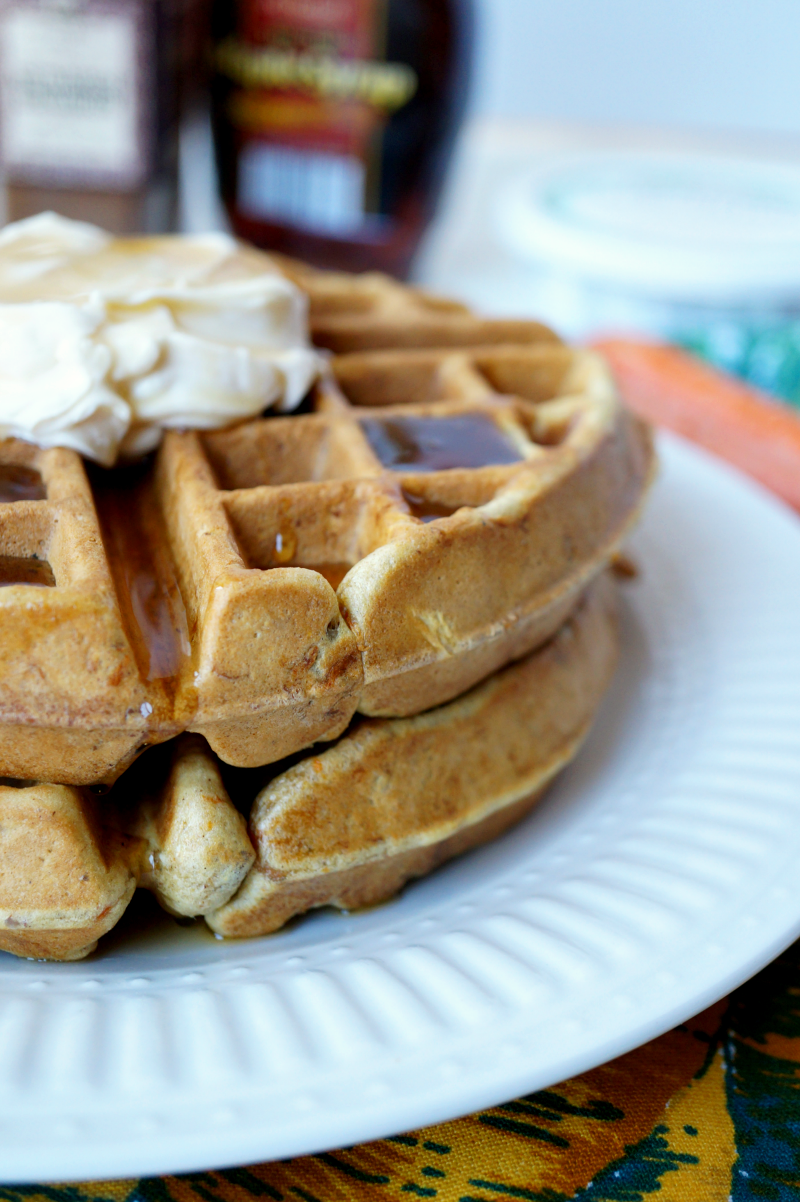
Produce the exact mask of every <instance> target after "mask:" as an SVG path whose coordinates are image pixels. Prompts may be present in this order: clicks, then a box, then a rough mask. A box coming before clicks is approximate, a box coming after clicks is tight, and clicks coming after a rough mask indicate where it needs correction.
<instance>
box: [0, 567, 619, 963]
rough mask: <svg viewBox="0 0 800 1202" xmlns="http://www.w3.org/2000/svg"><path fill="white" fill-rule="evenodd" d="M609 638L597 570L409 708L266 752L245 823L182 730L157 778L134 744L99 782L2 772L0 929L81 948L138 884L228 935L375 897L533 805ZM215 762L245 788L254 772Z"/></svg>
mask: <svg viewBox="0 0 800 1202" xmlns="http://www.w3.org/2000/svg"><path fill="white" fill-rule="evenodd" d="M615 656H616V624H615V617H614V591H613V585H612V584H611V581H610V579H609V578H608V576H607V575H604V576H602V577H601V578H600V579H599V580H597V581H596V582H595V583H594V584H593V585H592V586H591V588H590V589H589V591H588V593H587V594H586V596H585V598H584V599H583V600H582V602H581V603H580V604H579V605H578V607H577V608H576V609H575V611H574V613H573V615H572V617H571V618H570V619H569V620H568V621H567V622H566V623H565V624H564V625H563V626H562V628H561V629H560V630H559V632H558V633H557V634H556V635H555V636H554V637H553V638H552V639H551V640H550V641H549V642H548V643H547V644H546V645H545V646H544V647H542V648H541V649H539V650H538V651H536V652H534V653H533V654H532V655H529V656H528V657H527V658H525V659H523V660H521V661H520V662H518V663H515V664H513V665H511V666H510V667H507V668H505V669H504V670H503V671H501V672H499V673H497V674H495V675H494V676H492V677H491V678H490V679H489V680H488V681H485V682H484V683H483V684H481V685H478V686H477V687H476V688H475V689H473V690H472V691H471V692H470V693H468V694H467V695H466V696H463V697H460V698H459V699H457V700H456V701H452V702H450V703H448V704H447V705H444V706H441V707H439V708H437V709H434V710H432V711H431V712H429V713H426V714H423V715H421V716H416V717H410V718H396V719H383V718H366V717H364V718H357V719H356V720H355V721H354V723H353V724H352V725H351V727H350V728H349V729H348V731H347V733H346V734H344V736H343V737H342V738H341V739H340V740H339V741H338V742H337V743H335V744H334V745H333V746H332V747H330V748H328V749H327V750H325V751H322V752H321V753H319V754H315V753H311V754H309V755H307V756H306V757H305V758H303V759H301V760H300V762H298V763H294V764H291V765H289V766H286V765H282V766H278V768H277V770H275V771H273V773H272V774H271V778H270V779H267V781H266V783H264V784H263V788H261V790H260V792H258V795H257V797H256V799H255V802H254V804H253V806H252V812H251V814H250V819H249V823H248V825H247V826H246V825H245V820H244V818H243V817H242V815H241V814H240V812H239V809H238V808H237V807H236V806H234V805H233V803H232V801H231V799H230V795H229V791H228V788H226V784H225V783H224V778H223V775H221V773H220V768H219V765H218V762H217V760H216V758H215V757H214V755H213V754H212V753H211V752H210V751H209V749H208V747H207V745H206V744H205V742H204V741H203V740H202V739H200V738H198V737H196V736H195V737H192V736H185V735H184V736H182V737H181V738H180V739H178V740H176V741H175V743H174V744H173V745H172V748H171V749H170V748H164V749H163V753H164V754H165V755H168V756H169V757H170V758H171V762H170V763H169V765H168V766H167V768H166V770H165V771H164V773H163V783H162V784H160V785H156V786H155V787H154V781H155V780H156V779H157V777H158V771H157V770H156V768H153V766H152V764H151V762H149V761H148V760H147V759H143V760H142V761H141V762H140V763H139V764H137V765H136V766H135V767H134V768H133V769H132V770H131V771H130V773H128V774H126V775H125V776H124V777H123V778H122V780H121V781H120V782H119V783H118V784H117V785H116V786H115V788H114V789H113V790H112V791H111V793H110V794H108V796H106V797H97V796H94V795H92V794H91V793H90V792H89V791H88V790H85V789H78V788H70V787H66V786H63V785H52V784H48V785H32V786H29V787H24V788H14V787H12V786H10V785H5V786H2V787H0V848H1V851H0V864H2V865H3V869H2V873H0V947H2V948H3V949H5V950H7V951H11V952H14V953H15V954H17V955H24V956H32V957H38V958H47V959H55V960H70V959H78V958H80V957H82V956H85V955H87V954H88V953H89V952H91V951H92V950H93V949H94V947H95V946H96V941H97V939H98V938H99V937H100V936H101V935H103V934H104V933H105V932H106V931H108V930H109V929H110V928H111V927H112V926H113V925H114V923H115V922H116V921H117V920H118V919H119V918H120V916H121V915H122V913H123V912H124V910H125V907H126V906H127V904H128V902H129V901H130V898H131V896H132V895H133V892H134V890H135V888H136V886H137V885H139V886H141V887H143V888H147V889H150V890H152V891H153V892H154V893H155V894H156V896H157V897H158V899H159V901H160V902H161V903H162V905H164V907H165V908H166V909H168V910H169V911H170V912H171V913H173V914H177V915H186V916H197V915H204V916H205V918H206V921H207V922H208V924H209V926H210V927H211V928H212V930H214V931H215V932H216V933H218V934H222V935H230V936H234V935H260V934H265V933H267V932H269V931H273V930H276V929H277V928H278V927H280V926H281V925H282V924H283V923H284V922H286V921H287V919H289V918H290V917H292V916H293V915H295V914H298V913H301V912H303V911H306V910H308V909H310V908H312V907H316V906H321V905H334V906H338V907H341V908H344V909H357V908H359V907H362V906H366V905H371V904H374V903H376V902H378V901H382V900H385V899H386V898H388V897H390V896H391V895H393V894H394V893H395V892H396V891H397V890H398V889H399V888H400V887H401V886H402V885H403V884H404V883H405V882H406V881H407V880H409V879H410V878H411V877H415V876H419V875H421V874H422V873H425V872H428V871H429V870H430V869H431V868H433V867H435V866H436V865H437V864H439V863H441V862H442V861H444V860H446V859H448V858H450V857H451V856H454V855H456V854H458V853H460V852H462V851H465V850H467V849H468V848H470V847H473V846H475V845H477V844H478V843H481V842H484V841H485V840H487V839H489V838H491V837H494V836H495V835H497V834H498V833H500V831H502V830H504V829H505V828H506V827H507V826H509V825H510V824H511V823H512V822H515V821H517V820H518V819H519V818H520V817H522V815H523V814H524V813H526V812H527V811H528V810H529V809H530V808H531V807H532V806H533V804H534V803H535V801H536V800H537V799H538V797H539V796H540V795H541V793H542V791H543V789H544V787H545V786H546V784H547V783H548V782H549V781H550V780H551V779H552V777H553V776H554V775H555V773H557V772H558V771H559V769H561V768H562V767H563V766H564V765H565V764H566V763H567V762H568V761H569V760H570V759H571V758H572V756H573V755H574V754H575V752H576V751H577V749H578V747H579V746H580V744H581V742H582V740H583V738H584V737H585V735H586V733H587V730H588V728H589V726H590V723H591V721H592V718H593V716H594V713H595V710H596V707H597V705H598V702H599V700H600V698H601V696H602V693H603V691H604V689H605V686H606V684H607V682H608V679H609V677H610V674H611V672H612V670H613V665H614V660H615ZM159 754H160V750H159V749H156V750H155V751H153V752H151V753H150V756H151V757H152V756H155V757H156V760H157V759H158V756H159ZM226 771H227V778H228V781H229V783H230V786H231V792H233V794H234V798H235V800H237V801H238V802H239V804H240V805H242V804H243V803H244V802H246V799H247V792H248V787H249V790H250V792H251V793H252V791H253V781H254V779H259V780H260V777H261V775H263V774H259V773H256V772H254V771H252V770H251V771H250V772H246V773H236V772H233V773H232V772H231V771H230V770H226ZM267 776H268V777H270V773H269V771H267ZM243 778H244V782H245V783H243ZM234 785H236V786H237V788H234Z"/></svg>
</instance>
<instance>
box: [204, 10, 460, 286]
mask: <svg viewBox="0 0 800 1202" xmlns="http://www.w3.org/2000/svg"><path fill="white" fill-rule="evenodd" d="M212 34H213V44H214V58H213V61H214V78H213V84H212V113H213V123H214V137H215V146H216V154H217V164H218V168H219V177H220V187H221V191H222V197H223V200H224V202H225V205H226V207H227V210H228V213H229V215H230V219H231V223H232V225H233V228H234V230H235V231H236V233H237V234H239V235H240V236H242V237H243V238H247V239H248V240H250V241H251V242H254V243H255V244H256V245H258V246H262V247H265V248H268V249H272V250H278V251H282V252H284V253H285V254H290V255H295V256H297V257H298V258H301V259H305V260H307V261H308V262H311V263H315V264H317V265H318V266H320V267H329V268H341V269H344V270H349V271H363V270H367V269H371V268H376V269H379V270H382V271H389V272H392V273H393V274H395V275H399V276H404V275H406V274H407V272H408V268H409V265H410V262H411V258H412V256H413V254H414V251H415V250H416V247H417V244H418V242H419V240H420V238H421V236H422V233H423V231H424V229H425V226H426V225H427V223H428V221H429V220H430V218H431V215H432V213H433V209H434V206H435V203H436V199H437V196H438V193H439V190H440V187H441V183H442V180H443V176H444V170H445V167H446V165H447V160H448V157H449V153H450V150H451V147H452V142H453V137H454V134H455V132H456V129H457V126H458V123H459V121H460V118H461V115H462V112H463V108H464V101H465V98H466V91H467V79H468V67H469V60H470V46H471V7H470V3H469V2H468V0H235V2H233V0H216V2H215V4H214V6H213V9H212Z"/></svg>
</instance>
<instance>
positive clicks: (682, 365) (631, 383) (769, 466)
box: [595, 339, 800, 509]
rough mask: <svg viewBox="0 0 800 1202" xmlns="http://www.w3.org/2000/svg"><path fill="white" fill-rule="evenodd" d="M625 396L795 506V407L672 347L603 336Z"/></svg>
mask: <svg viewBox="0 0 800 1202" xmlns="http://www.w3.org/2000/svg"><path fill="white" fill-rule="evenodd" d="M595 349H596V350H598V351H600V353H601V354H603V355H605V357H606V359H607V360H608V361H609V363H610V364H611V368H612V370H613V372H614V375H615V377H616V380H617V384H618V386H619V390H620V392H621V394H622V397H623V399H624V401H625V402H626V404H627V405H628V406H629V407H630V408H631V409H633V410H635V412H636V413H639V414H641V416H642V417H645V418H647V419H648V420H649V421H651V422H653V423H654V424H655V425H659V426H666V427H667V429H669V430H674V431H675V432H676V433H677V434H682V435H683V436H684V437H685V438H690V439H691V440H692V441H693V442H696V443H698V444H699V445H700V446H701V447H705V448H706V449H707V450H709V451H713V452H714V453H715V454H717V455H720V456H722V458H723V459H727V460H728V461H729V462H730V463H733V464H735V465H736V466H737V467H739V468H741V469H742V470H743V471H745V472H748V473H749V475H751V476H753V477H754V478H755V479H756V480H759V481H760V482H761V483H762V484H765V485H766V486H767V488H770V489H772V491H773V492H775V493H777V494H778V496H779V497H782V498H783V499H784V501H788V502H789V504H790V505H793V506H794V507H795V508H796V509H800V413H796V412H795V411H794V410H793V409H791V408H790V407H789V406H788V405H785V404H783V403H782V402H780V401H776V400H774V399H773V398H772V397H770V396H767V395H766V394H765V393H762V392H759V391H758V390H757V389H755V388H752V387H750V386H749V385H747V384H743V383H741V381H739V380H737V379H735V378H734V377H733V376H729V375H726V374H725V373H723V372H721V371H717V370H716V368H713V367H708V366H707V365H706V364H704V363H702V362H701V361H700V360H699V359H696V358H695V357H694V356H693V355H689V354H687V353H686V352H685V351H681V350H678V349H677V347H672V346H663V345H658V344H655V345H654V344H652V343H640V342H631V341H628V340H625V339H604V340H602V341H600V342H597V343H596V344H595Z"/></svg>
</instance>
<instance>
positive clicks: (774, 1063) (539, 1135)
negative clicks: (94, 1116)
mask: <svg viewBox="0 0 800 1202" xmlns="http://www.w3.org/2000/svg"><path fill="white" fill-rule="evenodd" d="M623 349H624V348H623ZM635 353H636V352H635V348H634V356H635ZM670 354H672V352H670ZM675 354H680V352H675ZM612 361H613V356H612ZM633 366H634V368H635V369H636V370H634V371H632V372H631V371H630V370H629V374H628V377H627V383H628V384H629V385H630V387H631V388H632V389H633V390H634V392H635V389H636V384H637V380H639V379H641V380H643V381H644V384H646V388H644V389H643V392H642V397H643V404H642V406H641V407H642V408H643V409H644V408H645V404H644V402H646V406H647V408H646V411H647V412H648V414H649V416H654V414H653V412H652V409H653V404H654V403H655V404H656V405H658V395H657V394H658V389H656V395H655V402H654V391H653V377H652V371H650V370H649V368H650V366H651V365H650V364H645V366H646V367H648V371H647V372H645V373H644V375H642V374H641V373H638V374H637V372H638V365H637V363H634V364H633ZM629 367H630V365H629ZM688 370H689V372H690V374H691V372H692V371H693V369H692V368H691V365H689V368H688ZM702 370H703V371H707V369H705V368H704V369H702ZM672 378H673V385H672V387H673V395H672V396H671V397H669V398H666V400H668V401H669V405H668V406H667V407H666V408H665V411H664V413H665V424H671V425H673V426H674V427H675V428H678V429H679V430H681V431H682V432H684V433H689V434H691V433H692V430H691V429H687V428H685V427H686V423H687V421H688V418H689V417H691V405H692V403H693V398H694V397H696V396H697V395H698V392H697V390H694V389H693V387H692V386H691V385H692V380H691V379H690V380H689V382H688V383H689V385H690V387H688V388H686V387H685V385H686V383H687V381H686V377H685V374H682V375H681V378H680V381H679V382H678V383H677V384H676V383H675V380H676V378H677V377H675V375H674V373H672ZM699 385H700V392H701V393H705V394H707V392H708V387H709V381H708V379H707V377H699ZM721 387H722V389H723V391H724V388H725V387H728V388H729V387H730V385H725V383H724V381H721ZM737 387H738V388H739V389H740V386H737ZM676 389H677V391H676ZM681 389H683V391H681ZM626 399H628V400H629V402H630V403H632V404H633V405H634V407H638V406H637V396H636V395H627V398H626ZM735 399H736V400H737V403H739V404H741V400H742V398H741V391H739V393H738V394H737V397H736V398H735ZM721 400H722V401H723V402H724V396H723V395H722V394H721ZM759 403H760V402H759V400H758V398H757V397H754V399H753V400H752V402H750V401H748V406H750V405H751V404H752V405H756V406H757V405H758V404H759ZM667 408H668V409H669V416H670V420H669V421H666V414H667ZM723 409H724V404H723ZM789 412H791V411H789V410H787V413H789ZM718 413H719V410H718V411H717V415H716V416H714V421H718ZM655 416H656V418H658V413H656V414H655ZM752 416H753V411H752V409H751V408H748V409H747V412H746V414H745V418H746V419H747V420H748V421H749V420H751V419H752ZM773 416H774V415H773ZM765 424H766V422H765ZM710 428H711V429H712V430H713V428H714V427H713V426H712V427H710ZM708 430H709V427H707V428H706V431H705V433H706V436H707V435H708ZM798 431H800V423H799V424H798ZM792 440H793V436H792V432H791V431H789V441H792ZM706 445H708V442H706ZM765 454H766V459H765ZM772 454H773V451H772V450H770V448H767V450H766V452H765V451H764V450H763V448H762V450H761V451H760V454H759V460H758V465H757V466H758V469H759V472H760V473H761V474H760V475H759V478H761V479H762V480H763V481H764V482H765V483H769V477H770V462H771V460H770V456H771V455H772ZM781 458H782V467H783V469H784V470H785V466H786V464H785V455H782V456H781ZM741 466H742V467H744V468H745V469H747V468H748V463H747V462H742V463H741ZM796 466H797V478H798V479H800V459H799V460H798V462H797V465H796ZM765 472H766V479H765V478H764V476H765ZM754 474H756V473H755V472H754ZM793 479H794V475H793V474H792V480H793ZM774 487H776V490H777V491H781V490H780V489H779V488H778V486H777V479H776V481H775V483H774ZM786 491H787V490H784V493H786ZM789 492H791V490H789ZM787 499H792V497H791V495H790V496H788V497H787ZM798 879H799V880H800V870H798ZM656 1196H657V1198H658V1202H728V1200H729V1199H730V1200H731V1202H800V942H798V943H796V944H795V945H794V946H793V947H792V948H790V949H789V951H788V952H786V953H785V954H784V955H782V956H781V957H779V958H778V959H777V960H776V961H775V962H774V963H773V964H771V965H770V966H769V967H768V968H766V969H765V970H764V971H763V972H761V973H760V974H759V975H758V976H756V977H754V978H753V980H751V981H749V982H747V984H745V985H743V986H742V987H741V988H740V989H737V990H736V992H735V993H733V994H731V996H730V997H728V998H725V999H724V1000H723V1001H721V1002H718V1003H717V1004H716V1005H714V1006H712V1007H711V1008H710V1009H708V1010H705V1011H704V1012H703V1013H702V1014H700V1015H698V1016H697V1017H696V1018H694V1019H692V1020H691V1021H690V1022H688V1023H686V1024H685V1025H683V1026H681V1027H678V1028H676V1029H675V1030H674V1031H670V1032H669V1033H668V1034H666V1035H662V1036H661V1037H660V1038H659V1039H654V1040H653V1041H652V1042H651V1043H648V1044H645V1045H644V1047H641V1048H638V1049H637V1050H636V1051H634V1052H630V1053H629V1054H628V1055H626V1056H621V1057H620V1058H619V1059H617V1060H612V1061H611V1062H610V1063H609V1064H605V1065H603V1066H602V1067H600V1068H596V1069H593V1070H592V1071H591V1072H588V1073H584V1074H583V1075H582V1076H580V1077H575V1078H573V1079H572V1080H569V1081H564V1082H562V1083H561V1084H560V1085H555V1086H553V1087H552V1088H551V1089H545V1090H539V1091H537V1092H536V1093H532V1094H528V1095H526V1096H525V1097H522V1098H517V1099H516V1100H515V1101H511V1102H507V1103H506V1104H505V1105H503V1106H497V1107H494V1108H493V1109H489V1110H485V1111H482V1112H480V1113H478V1114H473V1115H470V1116H468V1117H467V1118H462V1119H458V1120H455V1121H453V1122H450V1123H442V1124H440V1125H439V1126H436V1127H427V1128H424V1129H423V1130H420V1131H411V1132H407V1133H405V1134H402V1135H395V1136H393V1137H392V1138H390V1139H383V1140H378V1141H376V1142H375V1143H370V1144H362V1145H360V1146H358V1147H352V1148H345V1149H342V1150H340V1151H337V1152H324V1153H320V1154H319V1155H316V1156H304V1157H299V1158H297V1159H294V1160H285V1161H279V1162H273V1163H269V1164H258V1165H251V1166H250V1167H249V1168H236V1169H220V1170H218V1171H216V1172H209V1173H186V1174H182V1175H181V1176H177V1177H156V1178H142V1179H141V1180H139V1181H113V1182H92V1183H87V1184H81V1185H62V1186H59V1185H30V1186H15V1187H0V1202H2V1200H3V1199H6V1200H7V1202H22V1199H33V1200H34V1202H171V1200H175V1202H247V1199H253V1198H256V1199H259V1200H261V1199H263V1200H265V1202H270V1200H272V1199H274V1200H275V1202H284V1200H285V1202H298V1200H299V1202H388V1200H389V1199H402V1198H435V1199H437V1200H438V1202H511V1200H513V1199H520V1200H523V1202H569V1200H571V1199H575V1200H576V1202H577V1200H580V1202H647V1199H649V1198H650V1197H654V1198H655V1197H656Z"/></svg>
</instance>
